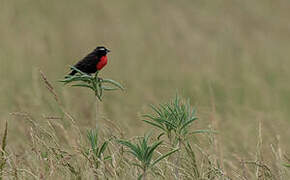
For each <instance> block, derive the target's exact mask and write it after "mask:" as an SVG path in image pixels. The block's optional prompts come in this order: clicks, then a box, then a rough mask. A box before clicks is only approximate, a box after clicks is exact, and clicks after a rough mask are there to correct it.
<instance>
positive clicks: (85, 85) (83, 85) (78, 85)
mask: <svg viewBox="0 0 290 180" xmlns="http://www.w3.org/2000/svg"><path fill="white" fill-rule="evenodd" d="M71 86H72V87H86V88H90V89H91V90H93V91H95V90H94V88H93V87H92V86H90V85H88V84H73V85H71Z"/></svg>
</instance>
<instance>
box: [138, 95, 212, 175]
mask: <svg viewBox="0 0 290 180" xmlns="http://www.w3.org/2000/svg"><path fill="white" fill-rule="evenodd" d="M151 108H152V109H153V111H154V112H155V115H151V114H145V115H144V117H146V118H149V120H143V121H144V122H146V123H148V124H150V125H152V126H154V127H156V128H158V129H159V130H161V133H160V134H159V136H158V138H160V137H161V136H163V135H166V136H167V138H168V140H169V142H170V144H171V146H172V147H174V148H175V147H177V148H180V147H181V145H182V146H183V147H184V148H185V150H186V153H187V155H188V156H189V157H190V159H191V163H192V166H193V167H194V176H195V177H199V171H198V168H197V163H196V157H195V154H194V151H193V150H192V147H191V146H190V143H189V142H188V138H189V137H190V135H192V134H196V133H205V132H211V131H209V130H194V131H191V130H190V129H189V128H190V126H191V125H192V123H193V122H194V121H195V120H197V117H196V115H195V114H196V110H195V109H193V108H191V105H190V103H189V100H188V101H187V103H183V102H182V101H181V99H180V98H179V97H178V96H177V95H176V97H175V99H174V100H173V101H171V102H170V103H166V104H160V105H159V106H158V107H157V106H154V105H151ZM180 159H181V157H180V153H179V152H178V153H177V157H176V162H175V164H176V165H177V166H179V165H180ZM175 175H176V178H179V172H178V168H176V170H175Z"/></svg>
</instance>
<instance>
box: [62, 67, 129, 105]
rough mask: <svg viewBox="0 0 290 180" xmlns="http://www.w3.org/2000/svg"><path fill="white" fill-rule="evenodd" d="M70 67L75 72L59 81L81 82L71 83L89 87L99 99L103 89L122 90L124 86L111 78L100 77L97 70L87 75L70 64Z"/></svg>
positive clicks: (74, 85)
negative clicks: (92, 74)
mask: <svg viewBox="0 0 290 180" xmlns="http://www.w3.org/2000/svg"><path fill="white" fill-rule="evenodd" d="M71 69H73V70H76V71H77V74H75V75H73V76H71V75H67V76H66V77H65V79H63V80H60V82H63V83H64V84H68V83H72V82H81V83H77V84H73V85H71V86H72V87H84V88H89V89H91V90H92V91H93V92H94V93H95V96H96V97H98V99H99V100H100V101H102V97H103V91H113V90H118V89H120V90H124V87H123V86H122V85H121V84H120V83H118V82H116V81H114V80H112V79H102V78H99V77H98V74H99V71H97V72H96V73H95V75H94V76H91V75H88V74H86V73H84V72H82V71H80V70H79V69H77V68H75V67H73V66H71ZM106 84H110V85H112V86H108V85H106Z"/></svg>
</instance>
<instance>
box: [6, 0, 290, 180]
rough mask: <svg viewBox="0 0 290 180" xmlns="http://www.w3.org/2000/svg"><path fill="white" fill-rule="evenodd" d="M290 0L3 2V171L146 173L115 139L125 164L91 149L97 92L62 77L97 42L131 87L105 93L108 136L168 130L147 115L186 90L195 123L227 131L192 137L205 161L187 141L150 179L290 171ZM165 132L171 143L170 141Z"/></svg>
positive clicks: (286, 174) (40, 175)
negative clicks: (94, 160)
mask: <svg viewBox="0 0 290 180" xmlns="http://www.w3.org/2000/svg"><path fill="white" fill-rule="evenodd" d="M289 6H290V3H289V2H288V1H286V0H277V1H272V0H264V1H252V0H243V1H229V0H221V1H209V0H179V1H165V0H159V1H156V0H147V1H134V0H127V1H113V0H108V1H96V0H84V1H77V0H70V1H57V0H50V1H45V0H38V1H37V0H21V1H16V0H0V27H1V28H0V37H1V41H0V76H1V77H0V84H1V87H0V138H1V139H5V138H3V137H4V134H5V133H4V129H5V121H7V122H8V136H7V140H6V141H5V142H6V144H7V145H6V149H5V153H3V155H2V156H1V154H0V179H1V162H4V167H3V168H2V169H3V173H2V176H3V179H13V178H14V179H98V178H99V179H106V178H108V179H136V178H137V177H138V173H139V170H138V167H134V168H132V167H133V166H132V164H130V161H132V160H133V159H134V158H133V157H132V156H131V155H129V154H126V153H125V155H124V154H123V150H124V149H123V146H121V145H120V144H119V145H118V143H117V142H115V141H114V140H112V141H110V143H109V147H108V148H109V149H108V150H107V151H106V152H105V153H106V154H107V155H109V154H110V152H114V151H116V152H117V153H116V154H115V156H114V158H116V159H117V160H116V162H115V161H114V158H113V162H111V161H110V162H107V161H103V160H101V161H100V165H99V167H98V168H97V167H96V166H95V165H92V164H90V160H86V158H85V157H84V156H82V154H81V152H82V151H81V150H80V149H81V148H86V147H87V148H90V146H89V142H88V140H86V139H87V138H86V130H87V129H93V128H94V127H95V123H96V122H95V97H94V95H93V93H91V92H90V91H88V90H86V89H81V88H69V87H68V86H64V85H63V84H61V83H59V82H57V81H58V80H60V79H62V78H63V77H64V75H65V74H67V73H68V72H69V65H72V64H74V63H75V62H76V61H78V60H79V59H80V58H82V57H83V56H84V55H85V54H87V53H88V52H89V51H91V50H92V49H94V48H95V47H96V46H97V45H105V46H106V47H108V48H109V49H111V50H112V53H111V54H110V55H109V63H108V65H107V66H106V68H104V69H103V70H102V72H101V73H100V76H102V77H105V78H111V79H114V80H116V81H118V82H120V83H121V84H123V85H124V86H125V88H126V90H125V92H121V91H120V92H109V93H107V92H106V94H105V96H104V99H103V102H102V103H100V115H99V117H100V118H99V122H100V126H101V127H102V128H101V129H102V130H101V132H99V133H100V137H99V138H100V140H101V142H104V140H105V139H107V140H108V139H110V138H111V139H112V138H113V137H114V138H117V139H120V138H121V139H130V140H131V139H134V138H133V137H136V136H143V135H144V134H145V133H146V132H148V131H152V132H153V134H154V135H153V137H152V141H155V140H156V136H157V135H158V132H159V131H158V130H157V129H156V128H153V127H152V126H150V125H148V124H146V123H144V122H143V121H142V120H143V119H144V118H143V117H142V114H147V113H153V112H152V110H151V109H150V106H149V105H150V104H156V105H158V104H160V103H167V102H169V101H170V100H171V99H174V97H175V95H176V93H178V94H179V95H180V96H182V97H183V98H184V99H189V100H190V102H191V105H192V106H193V107H194V108H196V110H197V114H196V116H197V117H198V120H197V121H194V123H193V124H192V126H191V127H190V128H191V130H198V129H210V130H215V131H217V132H218V133H216V134H212V133H209V134H208V133H205V134H197V135H194V136H191V137H192V138H191V139H190V140H189V142H190V143H191V145H192V149H193V151H194V154H195V161H196V163H191V164H190V163H189V164H186V163H188V162H187V161H186V159H187V158H188V157H187V154H186V151H185V150H184V149H181V150H180V152H179V153H178V154H173V155H172V156H169V157H168V158H166V160H163V161H160V163H159V164H158V165H157V169H159V171H160V172H159V175H158V173H157V174H154V173H150V174H148V176H147V179H244V180H246V179H279V180H284V179H285V180H287V179H290V169H289V168H287V167H285V166H284V165H286V166H287V164H290V160H289V159H290V143H289V137H290V130H289V128H290V119H289V117H290V111H289V109H290V83H289V80H290V78H289V77H290V71H289V67H290V61H289V57H290V51H289V50H290V25H289V18H290V11H289ZM39 70H41V71H42V72H43V73H44V74H45V76H46V77H47V79H48V80H49V81H50V83H51V84H52V85H53V87H54V90H55V92H56V94H57V96H58V98H59V99H60V101H61V105H59V104H58V103H57V102H56V101H55V100H54V96H53V95H52V94H51V93H50V92H49V91H48V90H47V88H46V84H45V83H44V82H43V80H42V79H41V76H40V73H39ZM68 114H69V115H70V116H69V115H68ZM70 117H72V118H73V120H74V121H75V122H72V119H71V118H70ZM114 138H113V139H114ZM54 140H55V141H54ZM163 140H164V143H165V145H162V147H161V148H160V149H158V152H160V153H163V152H164V153H165V152H167V151H169V149H168V146H167V145H166V143H169V144H170V142H168V141H167V140H166V138H165V137H163ZM54 142H55V144H54ZM0 144H2V146H3V142H1V143H0ZM53 147H54V148H56V149H57V152H56V150H55V151H54V150H52V148H53ZM157 154H158V153H157ZM157 154H156V155H154V157H157ZM1 157H2V159H1ZM179 157H181V158H180V160H179V161H178V163H176V161H175V160H176V159H179ZM90 158H91V156H88V159H90ZM183 162H184V164H182V163H183ZM174 165H177V166H178V167H176V166H174ZM186 167H187V168H186ZM178 168H179V169H178ZM193 169H198V171H199V175H196V174H194V173H193V174H192V172H193Z"/></svg>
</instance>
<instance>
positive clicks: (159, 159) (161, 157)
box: [151, 148, 179, 167]
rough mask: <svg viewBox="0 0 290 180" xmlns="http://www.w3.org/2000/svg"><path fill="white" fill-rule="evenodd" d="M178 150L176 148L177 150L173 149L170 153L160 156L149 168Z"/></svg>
mask: <svg viewBox="0 0 290 180" xmlns="http://www.w3.org/2000/svg"><path fill="white" fill-rule="evenodd" d="M178 150H179V148H178V149H174V150H172V151H170V152H168V153H166V154H164V155H162V156H160V157H159V158H157V159H156V160H155V161H154V162H153V163H152V165H151V167H153V166H154V165H155V164H157V163H158V162H159V161H161V160H162V159H164V158H166V157H167V156H170V155H171V154H173V153H175V152H176V151H178Z"/></svg>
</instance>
